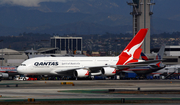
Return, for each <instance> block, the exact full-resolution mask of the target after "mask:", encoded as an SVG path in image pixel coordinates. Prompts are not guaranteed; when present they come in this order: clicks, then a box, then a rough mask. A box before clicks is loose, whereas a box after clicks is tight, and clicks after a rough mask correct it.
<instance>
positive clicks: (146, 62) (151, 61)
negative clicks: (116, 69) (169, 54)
mask: <svg viewBox="0 0 180 105" xmlns="http://www.w3.org/2000/svg"><path fill="white" fill-rule="evenodd" d="M161 61H163V60H162V59H159V60H148V61H143V62H134V63H128V65H129V64H149V63H155V62H161Z"/></svg>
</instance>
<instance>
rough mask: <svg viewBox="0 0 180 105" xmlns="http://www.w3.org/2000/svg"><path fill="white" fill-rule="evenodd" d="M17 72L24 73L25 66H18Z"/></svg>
mask: <svg viewBox="0 0 180 105" xmlns="http://www.w3.org/2000/svg"><path fill="white" fill-rule="evenodd" d="M17 72H18V73H19V74H23V68H22V67H21V66H19V67H18V68H17Z"/></svg>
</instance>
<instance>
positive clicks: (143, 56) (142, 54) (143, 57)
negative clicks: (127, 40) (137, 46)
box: [141, 52, 149, 61]
mask: <svg viewBox="0 0 180 105" xmlns="http://www.w3.org/2000/svg"><path fill="white" fill-rule="evenodd" d="M141 58H142V60H145V61H147V60H149V59H148V58H147V56H146V55H145V54H144V53H143V52H141Z"/></svg>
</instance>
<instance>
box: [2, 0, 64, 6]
mask: <svg viewBox="0 0 180 105" xmlns="http://www.w3.org/2000/svg"><path fill="white" fill-rule="evenodd" d="M41 2H66V0H0V4H1V5H3V4H10V5H18V6H25V7H37V6H40V5H39V3H41Z"/></svg>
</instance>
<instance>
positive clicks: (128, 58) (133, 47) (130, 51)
mask: <svg viewBox="0 0 180 105" xmlns="http://www.w3.org/2000/svg"><path fill="white" fill-rule="evenodd" d="M147 31H148V29H141V30H140V31H139V32H138V33H137V34H136V36H134V38H133V39H132V40H131V42H130V43H129V44H128V45H127V46H126V48H125V49H124V50H123V52H122V53H121V54H120V55H119V60H118V62H117V64H116V65H125V64H127V63H130V62H138V60H137V58H139V57H140V53H141V46H142V43H143V41H144V38H145V36H146V33H147ZM134 58H136V59H134Z"/></svg>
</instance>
